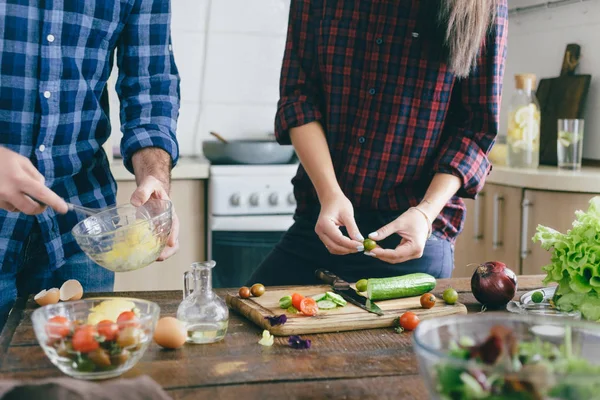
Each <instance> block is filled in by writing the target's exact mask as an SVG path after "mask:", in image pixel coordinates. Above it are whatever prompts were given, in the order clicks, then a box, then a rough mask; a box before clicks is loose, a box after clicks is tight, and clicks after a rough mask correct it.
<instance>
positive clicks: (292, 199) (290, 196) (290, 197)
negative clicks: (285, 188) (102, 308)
mask: <svg viewBox="0 0 600 400" xmlns="http://www.w3.org/2000/svg"><path fill="white" fill-rule="evenodd" d="M287 201H288V204H289V205H291V206H293V205H294V204H296V198H295V197H294V193H290V194H288V198H287Z"/></svg>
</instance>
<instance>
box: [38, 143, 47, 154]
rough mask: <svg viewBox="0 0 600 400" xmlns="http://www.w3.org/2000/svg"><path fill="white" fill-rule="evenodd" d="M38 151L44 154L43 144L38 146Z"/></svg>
mask: <svg viewBox="0 0 600 400" xmlns="http://www.w3.org/2000/svg"><path fill="white" fill-rule="evenodd" d="M38 149H39V150H40V152H42V153H43V152H44V150H46V146H44V145H43V144H40V147H38Z"/></svg>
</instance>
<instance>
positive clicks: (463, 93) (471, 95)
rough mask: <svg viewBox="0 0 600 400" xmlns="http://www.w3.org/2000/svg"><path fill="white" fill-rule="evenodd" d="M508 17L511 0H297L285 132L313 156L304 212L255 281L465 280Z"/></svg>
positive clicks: (286, 63)
mask: <svg viewBox="0 0 600 400" xmlns="http://www.w3.org/2000/svg"><path fill="white" fill-rule="evenodd" d="M507 13H508V10H507V4H506V0H419V1H416V0H394V1H389V0H385V1H384V0H379V1H361V0H292V1H291V9H290V19H289V28H288V38H287V45H286V49H285V55H284V60H283V67H282V73H281V98H280V101H279V105H278V112H277V116H276V135H277V138H278V141H279V142H280V143H282V144H290V143H291V144H293V145H294V148H295V149H296V152H297V154H298V156H299V158H300V160H301V166H300V167H299V169H298V173H297V175H296V177H295V178H294V180H293V183H294V188H295V196H296V200H297V203H298V206H297V210H296V215H295V223H294V225H293V226H292V227H291V228H290V230H289V231H288V232H287V233H286V234H285V235H284V237H283V239H282V241H281V242H280V243H279V244H278V245H277V247H276V248H275V249H274V250H273V252H272V253H271V254H270V255H269V256H268V257H267V259H266V260H265V261H264V262H263V263H262V265H261V266H260V267H259V268H258V270H257V271H256V272H255V274H254V276H253V277H252V278H251V281H252V282H261V283H263V284H305V283H313V282H314V281H315V278H314V271H315V269H317V268H327V269H329V270H331V271H332V272H334V273H336V274H338V275H340V276H342V277H344V278H346V279H347V280H357V279H360V278H369V277H381V276H393V275H403V274H407V273H412V272H426V273H429V274H431V275H433V276H435V277H439V278H443V277H449V276H450V275H451V274H452V270H453V268H454V242H455V239H456V237H457V236H458V234H459V233H460V232H461V230H462V227H463V223H464V215H465V205H464V202H463V201H462V200H461V198H464V197H468V198H474V197H475V196H476V195H477V193H478V192H479V191H480V190H481V188H482V187H483V184H484V180H485V177H486V176H487V174H488V173H489V171H490V168H491V166H490V163H489V161H488V158H487V154H488V152H489V150H490V149H491V147H492V145H493V143H494V139H495V136H496V134H497V131H498V116H499V108H500V99H501V91H502V78H503V74H504V62H505V57H506V35H507ZM369 232H371V233H369ZM363 233H364V234H368V237H369V238H371V239H373V240H375V241H376V242H377V248H375V249H374V250H372V251H365V249H364V247H363V240H364V238H363ZM365 255H366V257H365Z"/></svg>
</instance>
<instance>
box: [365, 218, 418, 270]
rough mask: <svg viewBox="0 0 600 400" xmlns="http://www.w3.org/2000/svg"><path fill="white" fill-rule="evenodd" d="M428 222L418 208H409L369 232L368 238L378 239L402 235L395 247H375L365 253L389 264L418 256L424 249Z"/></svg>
mask: <svg viewBox="0 0 600 400" xmlns="http://www.w3.org/2000/svg"><path fill="white" fill-rule="evenodd" d="M429 229H430V226H429V222H428V221H427V219H426V218H425V216H424V215H423V214H421V213H420V212H419V211H418V210H415V209H409V210H408V211H406V212H405V213H404V214H402V215H400V216H399V217H398V218H396V219H395V220H394V221H392V222H390V223H389V224H387V225H386V226H384V227H382V228H380V229H379V230H377V231H376V232H373V233H371V234H369V238H371V239H373V240H374V241H380V240H383V239H385V238H387V237H388V236H390V235H392V234H394V233H396V234H398V235H400V236H401V237H402V240H401V241H400V244H399V245H398V247H396V248H395V249H382V248H381V247H377V248H375V249H373V250H371V251H370V252H365V254H366V255H369V256H372V257H377V258H378V259H380V260H382V261H385V262H388V263H390V264H399V263H401V262H404V261H408V260H412V259H415V258H420V257H421V256H422V255H423V250H424V249H425V243H426V242H427V239H428V236H429Z"/></svg>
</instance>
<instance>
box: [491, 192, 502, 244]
mask: <svg viewBox="0 0 600 400" xmlns="http://www.w3.org/2000/svg"><path fill="white" fill-rule="evenodd" d="M500 204H504V197H502V196H501V195H499V194H495V195H494V210H493V212H494V229H493V231H492V247H493V248H494V250H497V249H498V247H501V246H502V245H503V244H504V243H503V242H502V240H501V239H500Z"/></svg>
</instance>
